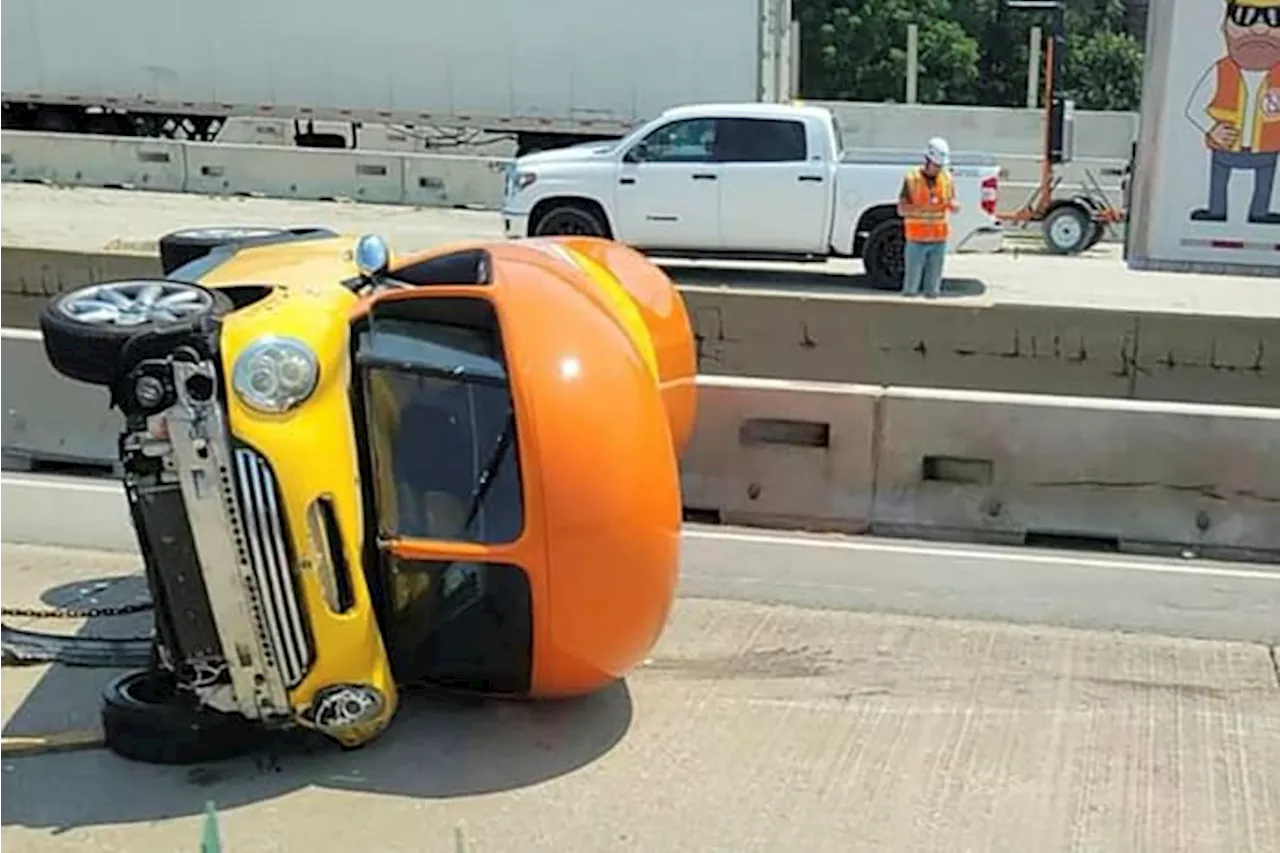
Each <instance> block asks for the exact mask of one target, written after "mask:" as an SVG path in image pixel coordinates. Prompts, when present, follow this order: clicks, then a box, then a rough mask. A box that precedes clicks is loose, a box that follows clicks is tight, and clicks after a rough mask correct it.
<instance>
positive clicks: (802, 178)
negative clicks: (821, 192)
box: [796, 175, 822, 184]
mask: <svg viewBox="0 0 1280 853" xmlns="http://www.w3.org/2000/svg"><path fill="white" fill-rule="evenodd" d="M796 180H797V181H812V182H813V183H815V184H820V183H822V176H821V175H801V176H800V177H798V178H796Z"/></svg>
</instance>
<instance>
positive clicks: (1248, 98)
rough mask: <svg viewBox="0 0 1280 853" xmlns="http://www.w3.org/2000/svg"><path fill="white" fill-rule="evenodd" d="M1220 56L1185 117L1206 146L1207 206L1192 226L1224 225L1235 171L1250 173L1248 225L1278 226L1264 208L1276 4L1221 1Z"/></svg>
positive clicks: (1271, 175) (1271, 134)
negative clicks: (1223, 43) (1222, 51)
mask: <svg viewBox="0 0 1280 853" xmlns="http://www.w3.org/2000/svg"><path fill="white" fill-rule="evenodd" d="M1222 34H1223V36H1224V38H1225V40H1226V44H1227V55H1226V56H1224V57H1222V58H1221V59H1219V60H1218V61H1217V62H1215V63H1214V64H1213V65H1211V66H1210V67H1209V70H1208V71H1206V72H1205V74H1204V76H1203V77H1201V78H1200V82H1199V84H1198V85H1197V86H1196V88H1195V91H1194V92H1193V93H1192V94H1191V100H1190V102H1188V104H1187V118H1189V119H1190V120H1191V123H1192V124H1194V125H1195V126H1196V127H1197V128H1199V129H1200V131H1201V132H1202V133H1203V134H1204V142H1205V145H1206V147H1208V149H1209V152H1210V154H1209V206H1208V207H1204V208H1200V209H1199V210H1194V211H1192V212H1191V220H1192V221H1193V222H1226V221H1227V190H1228V188H1229V184H1230V182H1231V173H1232V172H1234V171H1235V170H1237V169H1238V170H1241V171H1248V172H1253V198H1252V200H1251V201H1250V203H1249V222H1251V223H1254V224H1257V225H1280V213H1277V212H1275V211H1273V210H1272V209H1271V193H1272V191H1273V189H1274V187H1275V180H1276V160H1277V157H1278V156H1280V0H1227V3H1226V14H1225V15H1224V16H1223V20H1222Z"/></svg>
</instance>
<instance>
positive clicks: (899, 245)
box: [862, 219, 907, 290]
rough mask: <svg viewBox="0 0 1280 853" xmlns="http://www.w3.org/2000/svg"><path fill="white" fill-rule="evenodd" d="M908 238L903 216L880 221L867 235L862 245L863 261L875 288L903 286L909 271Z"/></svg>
mask: <svg viewBox="0 0 1280 853" xmlns="http://www.w3.org/2000/svg"><path fill="white" fill-rule="evenodd" d="M906 245H907V239H906V237H905V236H904V235H903V233H902V220H901V219H889V220H886V221H884V222H881V223H880V224H879V225H877V226H876V227H875V228H872V229H871V233H870V234H868V235H867V241H866V242H865V243H863V245H862V265H863V267H865V268H866V270H867V278H868V279H869V281H870V283H871V286H872V287H874V288H875V289H876V290H901V289H902V277H903V275H905V274H906V257H905V250H906Z"/></svg>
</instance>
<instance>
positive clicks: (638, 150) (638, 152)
mask: <svg viewBox="0 0 1280 853" xmlns="http://www.w3.org/2000/svg"><path fill="white" fill-rule="evenodd" d="M647 153H648V151H647V146H646V145H645V144H644V143H643V142H638V143H636V144H635V145H633V146H632V147H631V148H630V149H629V150H628V151H627V153H626V154H624V155H623V157H622V162H624V163H642V162H644V160H645V154H647Z"/></svg>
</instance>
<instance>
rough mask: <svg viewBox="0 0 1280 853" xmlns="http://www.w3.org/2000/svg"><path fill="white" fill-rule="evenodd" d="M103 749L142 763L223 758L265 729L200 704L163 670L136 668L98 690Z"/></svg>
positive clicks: (256, 742) (252, 745) (257, 742)
mask: <svg viewBox="0 0 1280 853" xmlns="http://www.w3.org/2000/svg"><path fill="white" fill-rule="evenodd" d="M101 713H102V731H103V735H104V742H105V744H106V747H107V749H109V750H111V751H112V752H114V753H115V754H116V755H119V756H120V757H121V758H127V759H129V760H130V761H140V762H143V763H146V764H200V763H204V762H207V761H224V760H226V759H228V758H235V757H236V756H238V755H244V754H245V753H247V752H251V751H253V750H254V749H257V748H258V747H259V746H261V745H262V744H263V742H264V741H265V739H266V730H265V729H262V728H260V727H259V726H257V725H255V724H253V723H252V722H250V721H249V720H246V719H244V718H243V717H239V716H236V715H234V714H223V713H220V712H218V711H214V710H212V709H209V708H203V707H201V706H199V705H198V704H197V703H196V702H195V700H194V698H191V697H188V696H185V695H183V694H181V693H179V692H178V690H177V689H176V687H175V682H174V679H173V676H172V675H171V674H169V673H167V672H164V671H163V670H140V671H138V672H131V673H128V674H127V675H122V676H120V677H119V678H116V679H113V680H112V681H110V682H108V684H107V686H106V687H105V688H103V691H102V712H101Z"/></svg>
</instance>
